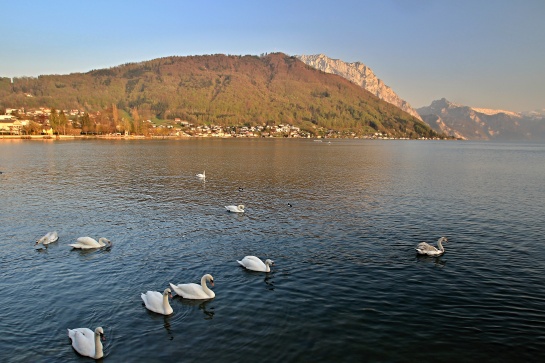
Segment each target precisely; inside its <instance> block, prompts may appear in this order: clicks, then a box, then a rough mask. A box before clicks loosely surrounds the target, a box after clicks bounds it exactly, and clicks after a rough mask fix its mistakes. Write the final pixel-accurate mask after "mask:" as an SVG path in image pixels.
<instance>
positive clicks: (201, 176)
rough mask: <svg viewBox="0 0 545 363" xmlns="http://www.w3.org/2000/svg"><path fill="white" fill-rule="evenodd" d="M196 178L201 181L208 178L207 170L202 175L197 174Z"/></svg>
mask: <svg viewBox="0 0 545 363" xmlns="http://www.w3.org/2000/svg"><path fill="white" fill-rule="evenodd" d="M195 176H196V177H197V178H199V179H204V178H206V170H205V171H203V172H202V174H195Z"/></svg>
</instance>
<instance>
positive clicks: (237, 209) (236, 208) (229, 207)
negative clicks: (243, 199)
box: [225, 204, 244, 213]
mask: <svg viewBox="0 0 545 363" xmlns="http://www.w3.org/2000/svg"><path fill="white" fill-rule="evenodd" d="M225 209H227V210H228V211H229V212H233V213H244V206H243V205H242V204H239V205H238V206H237V205H226V206H225Z"/></svg>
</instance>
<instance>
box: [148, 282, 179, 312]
mask: <svg viewBox="0 0 545 363" xmlns="http://www.w3.org/2000/svg"><path fill="white" fill-rule="evenodd" d="M140 297H141V298H142V300H144V304H145V305H146V308H147V309H148V310H151V311H153V312H154V313H157V314H163V315H170V314H172V313H173V312H174V310H172V307H171V306H170V304H169V302H168V298H169V297H170V298H172V293H171V291H170V289H169V288H168V287H167V288H166V289H165V291H163V293H162V294H161V293H160V292H159V291H148V292H146V293H145V294H140Z"/></svg>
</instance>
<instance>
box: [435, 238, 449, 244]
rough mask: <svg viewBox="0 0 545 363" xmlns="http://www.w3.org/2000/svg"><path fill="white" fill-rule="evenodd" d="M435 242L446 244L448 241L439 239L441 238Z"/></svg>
mask: <svg viewBox="0 0 545 363" xmlns="http://www.w3.org/2000/svg"><path fill="white" fill-rule="evenodd" d="M437 242H440V243H447V242H448V239H447V237H441V238H439V240H437Z"/></svg>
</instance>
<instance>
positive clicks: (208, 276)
mask: <svg viewBox="0 0 545 363" xmlns="http://www.w3.org/2000/svg"><path fill="white" fill-rule="evenodd" d="M203 277H204V279H205V280H206V281H208V282H210V285H211V286H214V278H213V277H212V275H210V274H206V275H204V276H203Z"/></svg>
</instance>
